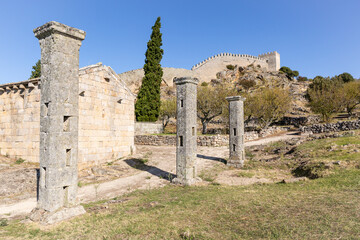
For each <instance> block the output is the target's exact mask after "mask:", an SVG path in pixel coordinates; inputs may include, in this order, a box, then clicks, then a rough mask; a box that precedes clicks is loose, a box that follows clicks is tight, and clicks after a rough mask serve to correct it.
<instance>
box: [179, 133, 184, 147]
mask: <svg viewBox="0 0 360 240" xmlns="http://www.w3.org/2000/svg"><path fill="white" fill-rule="evenodd" d="M179 143H180V147H182V146H184V140H183V136H179Z"/></svg>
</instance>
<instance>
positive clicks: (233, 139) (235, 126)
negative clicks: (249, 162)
mask: <svg viewBox="0 0 360 240" xmlns="http://www.w3.org/2000/svg"><path fill="white" fill-rule="evenodd" d="M226 100H228V102H229V126H230V129H229V130H230V134H229V149H230V156H229V161H227V165H229V166H233V167H237V168H241V167H243V166H244V161H245V146H244V101H245V98H243V97H240V96H233V97H227V98H226Z"/></svg>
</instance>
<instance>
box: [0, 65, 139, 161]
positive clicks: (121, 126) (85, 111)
mask: <svg viewBox="0 0 360 240" xmlns="http://www.w3.org/2000/svg"><path fill="white" fill-rule="evenodd" d="M107 68H108V67H106V66H99V65H95V66H93V67H91V66H90V67H87V68H83V69H80V83H79V85H80V86H79V88H80V95H79V168H83V167H86V166H90V165H94V164H98V163H101V162H105V161H109V160H115V159H118V158H120V157H123V156H126V155H129V154H131V153H132V152H133V151H135V147H134V128H135V127H134V96H133V95H132V94H131V93H130V90H128V89H127V87H126V86H125V84H124V83H123V82H121V81H120V80H119V79H118V78H117V77H116V76H115V75H114V73H113V72H112V70H111V69H107ZM28 83H31V85H34V87H31V88H30V87H28ZM20 85H22V89H15V88H19V86H20ZM14 86H15V87H14ZM40 87H41V86H39V81H38V80H31V81H25V82H21V83H19V84H9V86H8V87H6V85H2V86H0V89H4V90H3V91H1V90H0V153H1V154H2V155H8V156H10V157H13V158H22V159H25V160H26V161H29V162H38V161H39V146H40ZM6 88H7V90H5V89H6Z"/></svg>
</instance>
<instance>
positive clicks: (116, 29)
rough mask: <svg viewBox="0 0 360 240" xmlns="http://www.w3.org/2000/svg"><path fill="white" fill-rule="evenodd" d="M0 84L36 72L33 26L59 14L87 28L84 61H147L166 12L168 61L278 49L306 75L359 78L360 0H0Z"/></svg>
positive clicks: (120, 66)
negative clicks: (154, 28)
mask: <svg viewBox="0 0 360 240" xmlns="http://www.w3.org/2000/svg"><path fill="white" fill-rule="evenodd" d="M0 3H1V4H0V31H1V32H0V53H1V57H0V71H1V75H0V84H2V83H8V82H17V81H23V80H26V79H28V78H29V76H30V73H31V67H32V65H34V63H35V62H36V61H37V60H38V59H39V58H40V47H39V43H38V40H37V39H36V38H35V37H34V34H33V32H32V30H33V29H34V28H36V27H38V26H41V25H43V24H44V23H46V22H48V21H58V22H61V23H64V24H66V25H69V26H72V27H76V28H79V29H82V30H85V31H86V32H87V36H86V38H85V40H84V41H83V45H82V47H81V48H80V67H83V66H87V65H90V64H95V63H97V62H102V63H103V64H105V65H108V66H111V67H112V68H113V69H114V70H115V71H116V72H118V73H121V72H125V71H129V70H132V69H137V68H142V66H143V64H144V53H145V51H146V43H147V41H148V40H149V37H150V33H151V26H152V25H153V24H154V22H155V20H156V18H157V17H158V16H161V23H162V29H161V32H162V33H163V49H164V56H163V60H162V66H163V67H177V68H187V69H190V68H191V67H192V66H193V65H195V64H196V63H198V62H200V61H202V60H204V59H206V58H208V57H210V56H212V55H215V54H218V53H222V52H229V53H240V54H251V55H255V56H257V55H258V54H261V53H265V52H270V51H274V50H276V51H278V52H279V53H280V56H281V65H282V66H288V67H290V68H292V69H294V70H298V71H299V72H300V75H301V76H307V77H314V76H316V75H322V76H334V75H337V74H340V73H343V72H349V73H351V74H352V75H353V76H354V77H356V78H360V60H359V57H360V14H359V12H360V1H359V0H341V1H340V0H301V1H300V0H298V1H295V0H291V1H290V0H272V1H270V0H261V1H260V0H259V1H256V0H253V1H250V0H246V1H245V0H237V1H236V0H234V1H232V0H228V1H212V0H208V1H196V0H193V1H188V0H181V1H180V0H179V1H171V0H164V1H157V0H152V1H149V0H142V1H140V0H131V1H129V0H127V1H106V0H103V1H92V0H88V1H77V0H62V1H51V0H47V1H40V0H39V1H37V0H32V1H29V0H26V1H25V0H24V1H16V0H12V1H10V0H0Z"/></svg>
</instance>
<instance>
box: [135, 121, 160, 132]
mask: <svg viewBox="0 0 360 240" xmlns="http://www.w3.org/2000/svg"><path fill="white" fill-rule="evenodd" d="M162 132H163V127H162V123H154V122H135V135H142V134H159V133H162Z"/></svg>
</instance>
